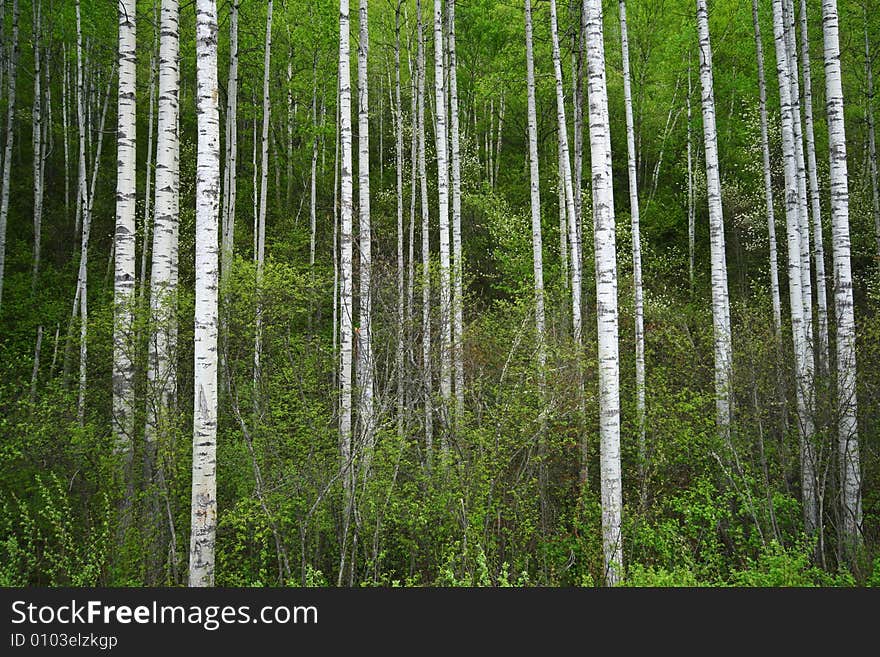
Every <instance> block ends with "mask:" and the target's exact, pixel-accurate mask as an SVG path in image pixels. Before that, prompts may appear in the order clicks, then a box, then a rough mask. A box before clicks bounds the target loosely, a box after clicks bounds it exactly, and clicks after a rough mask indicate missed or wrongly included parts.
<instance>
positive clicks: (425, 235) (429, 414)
mask: <svg viewBox="0 0 880 657" xmlns="http://www.w3.org/2000/svg"><path fill="white" fill-rule="evenodd" d="M416 24H417V28H416V29H417V34H418V48H417V53H416V57H417V60H418V77H419V81H418V122H419V129H418V133H419V144H418V146H419V153H418V158H419V181H420V188H421V209H422V368H423V376H424V397H425V452H426V455H427V456H426V465H427V467H428V470H430V469H431V465H432V463H433V458H434V438H433V436H434V392H433V381H432V376H431V233H430V226H429V215H428V175H427V171H426V164H425V40H424V34H423V31H424V27H423V26H424V23H423V22H422V3H421V0H416Z"/></svg>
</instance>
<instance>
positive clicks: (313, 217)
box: [287, 51, 318, 267]
mask: <svg viewBox="0 0 880 657" xmlns="http://www.w3.org/2000/svg"><path fill="white" fill-rule="evenodd" d="M312 130H313V131H314V134H313V136H312V176H311V183H310V186H309V266H310V267H313V266H314V265H315V231H316V230H317V225H318V215H317V212H318V199H317V195H318V52H317V51H315V59H314V64H313V67H312ZM290 145H291V147H292V145H293V142H292V138H291V142H290ZM290 150H291V152H290V153H288V156H287V157H288V160H290V159H292V157H293V155H292V150H293V149H292V148H291V149H290ZM290 178H291V176H288V186H289V185H290Z"/></svg>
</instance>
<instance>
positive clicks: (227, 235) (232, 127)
mask: <svg viewBox="0 0 880 657" xmlns="http://www.w3.org/2000/svg"><path fill="white" fill-rule="evenodd" d="M239 4H240V0H232V3H231V4H230V10H229V79H228V82H227V84H226V127H225V134H226V159H225V161H224V167H223V209H222V214H221V223H222V227H221V230H222V236H221V245H222V246H221V253H220V257H221V262H220V274H221V276H222V277H223V278H224V280H225V279H226V278H227V276H228V275H229V269H230V267H231V266H232V256H233V253H234V249H235V203H236V196H237V186H236V176H237V173H238V172H237V169H236V167H237V161H238V7H239Z"/></svg>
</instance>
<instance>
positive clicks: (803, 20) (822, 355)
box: [800, 0, 828, 372]
mask: <svg viewBox="0 0 880 657" xmlns="http://www.w3.org/2000/svg"><path fill="white" fill-rule="evenodd" d="M800 28H801V74H802V75H803V78H804V136H805V137H806V149H807V176H808V182H809V185H810V187H809V194H810V209H811V214H812V219H813V258H814V263H815V264H814V266H815V268H816V319H817V327H816V329H817V336H816V337H817V340H818V343H817V345H816V356H817V360H818V365H819V371H820V372H824V371H827V367H828V300H827V295H826V291H825V246H824V239H823V236H822V209H821V208H822V205H821V197H820V195H819V177H818V174H817V167H816V140H815V137H814V135H813V89H812V88H813V81H812V75H811V72H810V41H809V34H808V32H807V3H806V0H801V17H800Z"/></svg>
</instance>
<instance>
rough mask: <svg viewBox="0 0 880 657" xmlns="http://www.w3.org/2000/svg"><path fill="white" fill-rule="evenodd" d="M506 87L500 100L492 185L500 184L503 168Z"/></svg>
mask: <svg viewBox="0 0 880 657" xmlns="http://www.w3.org/2000/svg"><path fill="white" fill-rule="evenodd" d="M504 107H505V105H504V89H502V90H501V98H500V99H499V101H498V127H497V130H498V132H497V135H496V138H495V154H494V155H493V156H492V167H493V168H492V186H493V187H494V186H496V185H497V184H498V173H499V171H500V170H501V136H502V135H503V134H504V133H503V130H504Z"/></svg>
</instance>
